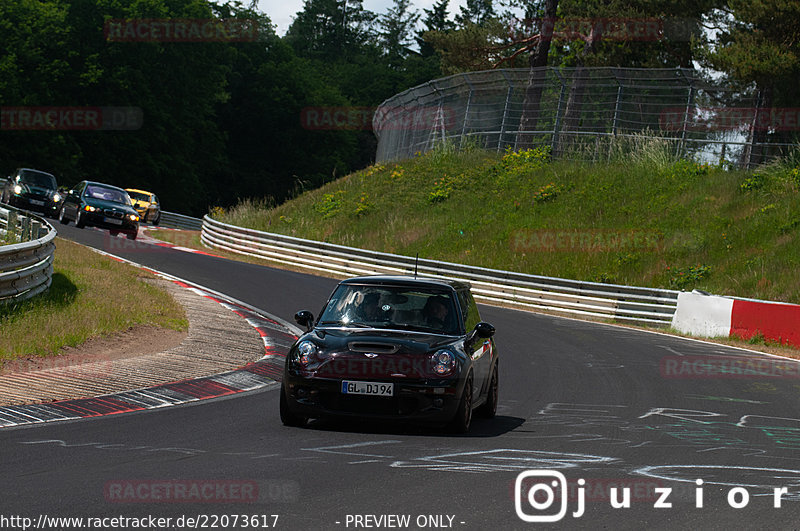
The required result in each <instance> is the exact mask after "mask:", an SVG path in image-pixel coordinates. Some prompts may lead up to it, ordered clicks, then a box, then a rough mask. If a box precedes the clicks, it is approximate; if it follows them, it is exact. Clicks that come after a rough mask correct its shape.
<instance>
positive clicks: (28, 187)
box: [20, 183, 55, 195]
mask: <svg viewBox="0 0 800 531" xmlns="http://www.w3.org/2000/svg"><path fill="white" fill-rule="evenodd" d="M20 184H21V185H22V191H23V192H28V193H32V194H41V195H53V193H54V192H55V189H53V188H47V187H44V186H34V185H32V184H27V183H20Z"/></svg>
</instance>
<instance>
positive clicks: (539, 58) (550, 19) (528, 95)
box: [517, 0, 558, 149]
mask: <svg viewBox="0 0 800 531" xmlns="http://www.w3.org/2000/svg"><path fill="white" fill-rule="evenodd" d="M557 8H558V0H545V6H544V19H543V21H542V27H541V38H540V39H539V42H538V43H537V44H536V50H534V52H533V53H532V54H530V56H529V59H528V61H529V65H530V69H531V70H530V75H529V76H528V86H527V87H526V89H525V100H524V101H523V102H522V117H521V118H520V120H519V130H520V131H535V130H536V127H537V126H538V124H539V114H540V108H541V101H542V92H543V91H544V84H545V82H546V80H547V55H548V53H549V52H550V42H551V41H552V40H553V26H554V25H555V21H556V9H557ZM532 144H533V135H532V134H530V133H519V134H518V135H517V147H518V148H520V149H528V148H530V147H531V145H532Z"/></svg>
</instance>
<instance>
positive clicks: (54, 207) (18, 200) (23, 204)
mask: <svg viewBox="0 0 800 531" xmlns="http://www.w3.org/2000/svg"><path fill="white" fill-rule="evenodd" d="M10 203H11V206H13V207H16V208H22V209H25V210H30V211H34V212H41V213H43V214H53V213H55V212H57V211H58V207H59V206H60V203H56V202H55V201H53V200H52V199H51V198H49V197H45V196H29V195H27V194H20V195H16V194H14V195H12V196H11V201H10Z"/></svg>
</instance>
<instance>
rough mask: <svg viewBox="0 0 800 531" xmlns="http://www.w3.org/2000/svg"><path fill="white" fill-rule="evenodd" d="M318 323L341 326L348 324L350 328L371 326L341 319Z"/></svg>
mask: <svg viewBox="0 0 800 531" xmlns="http://www.w3.org/2000/svg"><path fill="white" fill-rule="evenodd" d="M319 324H321V325H341V326H349V327H352V328H372V327H371V326H369V325H365V324H363V323H345V322H342V321H321V322H320V323H319Z"/></svg>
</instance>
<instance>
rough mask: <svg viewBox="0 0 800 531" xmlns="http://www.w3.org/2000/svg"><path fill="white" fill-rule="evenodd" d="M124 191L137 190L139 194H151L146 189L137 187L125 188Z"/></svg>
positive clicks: (151, 193)
mask: <svg viewBox="0 0 800 531" xmlns="http://www.w3.org/2000/svg"><path fill="white" fill-rule="evenodd" d="M125 191H126V192H139V193H140V194H147V195H153V192H148V191H147V190H139V189H138V188H125Z"/></svg>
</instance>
